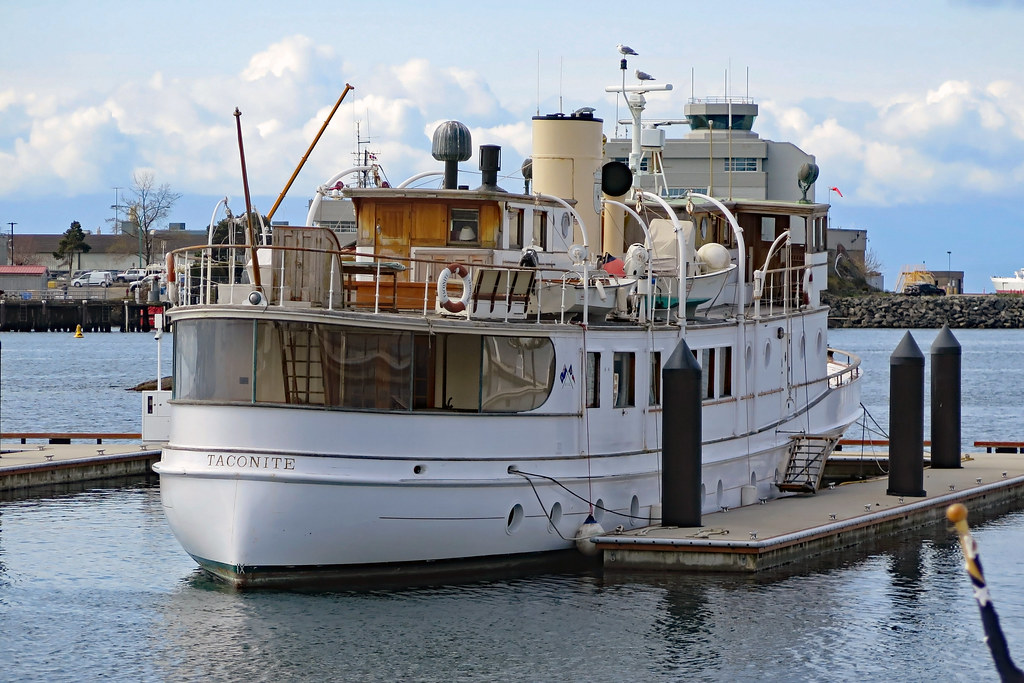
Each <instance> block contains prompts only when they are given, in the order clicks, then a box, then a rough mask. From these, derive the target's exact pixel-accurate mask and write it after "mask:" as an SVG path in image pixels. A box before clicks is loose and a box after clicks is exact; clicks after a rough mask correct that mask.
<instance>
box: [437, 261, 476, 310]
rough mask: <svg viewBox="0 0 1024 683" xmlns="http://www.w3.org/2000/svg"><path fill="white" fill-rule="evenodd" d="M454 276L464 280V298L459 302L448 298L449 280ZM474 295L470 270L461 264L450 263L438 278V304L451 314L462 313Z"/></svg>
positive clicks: (460, 298)
mask: <svg viewBox="0 0 1024 683" xmlns="http://www.w3.org/2000/svg"><path fill="white" fill-rule="evenodd" d="M452 275H456V276H458V277H460V278H462V296H461V297H459V300H458V301H453V300H452V299H451V297H449V296H448V280H449V279H450V278H451V276H452ZM472 293H473V281H472V279H470V277H469V269H468V268H466V266H464V265H462V264H461V263H449V264H448V267H447V268H445V269H444V270H442V271H441V274H440V275H438V276H437V302H438V303H439V304H441V308H443V309H444V310H446V311H448V312H449V313H461V312H462V311H464V310H466V305H467V304H469V297H470V296H471V295H472Z"/></svg>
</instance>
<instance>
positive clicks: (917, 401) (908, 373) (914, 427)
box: [886, 332, 927, 497]
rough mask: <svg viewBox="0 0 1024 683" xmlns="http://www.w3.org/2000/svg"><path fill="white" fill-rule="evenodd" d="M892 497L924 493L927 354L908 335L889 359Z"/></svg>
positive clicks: (890, 485) (890, 493)
mask: <svg viewBox="0 0 1024 683" xmlns="http://www.w3.org/2000/svg"><path fill="white" fill-rule="evenodd" d="M886 493H887V494H888V495H890V496H916V497H922V496H926V495H927V493H925V490H924V354H923V353H921V349H920V347H919V346H918V345H917V342H915V341H914V337H913V336H912V335H911V334H910V332H907V333H906V334H905V335H904V336H903V340H902V341H901V342H900V343H899V345H898V346H897V347H896V350H895V351H893V352H892V355H891V356H890V357H889V488H888V490H887V491H886Z"/></svg>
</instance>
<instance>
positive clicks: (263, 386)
mask: <svg viewBox="0 0 1024 683" xmlns="http://www.w3.org/2000/svg"><path fill="white" fill-rule="evenodd" d="M175 331H176V333H175V341H176V343H175V351H174V355H175V371H174V372H175V377H174V386H175V398H178V399H183V400H198V401H231V402H235V401H241V402H253V401H255V402H256V403H265V404H285V405H289V406H309V407H316V408H324V407H326V408H341V409H351V410H371V411H388V412H393V411H415V410H441V409H445V410H462V411H467V412H520V411H526V410H533V409H535V408H538V407H540V406H541V405H543V404H544V402H545V401H546V400H547V397H548V396H549V395H550V393H551V389H552V387H553V385H554V377H555V370H554V368H555V352H554V345H553V344H552V343H551V340H550V339H547V338H544V337H504V336H490V335H467V334H435V335H428V334H414V333H413V332H408V331H390V330H368V329H363V328H351V327H344V326H338V325H317V324H312V323H291V322H282V321H260V322H256V323H254V322H252V321H245V320H238V321H233V320H197V321H181V322H179V323H178V324H177V326H176V328H175ZM254 332H255V333H254Z"/></svg>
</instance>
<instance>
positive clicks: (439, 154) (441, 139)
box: [430, 121, 473, 190]
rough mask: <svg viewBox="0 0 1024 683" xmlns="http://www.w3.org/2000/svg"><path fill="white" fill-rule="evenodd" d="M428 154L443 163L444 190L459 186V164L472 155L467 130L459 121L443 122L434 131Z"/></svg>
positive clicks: (470, 140)
mask: <svg viewBox="0 0 1024 683" xmlns="http://www.w3.org/2000/svg"><path fill="white" fill-rule="evenodd" d="M430 153H431V154H432V155H433V156H434V158H435V159H437V160H438V161H443V162H444V189H446V190H454V189H456V188H457V187H458V185H459V162H460V161H465V160H466V159H468V158H469V157H470V156H472V154H473V138H472V136H471V135H470V134H469V128H467V127H466V124H464V123H461V122H459V121H445V122H444V123H442V124H441V125H440V126H438V127H437V128H436V129H435V130H434V139H433V144H432V145H431V149H430Z"/></svg>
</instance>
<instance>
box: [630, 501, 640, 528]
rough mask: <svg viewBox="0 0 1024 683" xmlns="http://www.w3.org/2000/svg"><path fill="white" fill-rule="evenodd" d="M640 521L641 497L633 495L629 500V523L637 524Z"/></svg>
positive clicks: (631, 524)
mask: <svg viewBox="0 0 1024 683" xmlns="http://www.w3.org/2000/svg"><path fill="white" fill-rule="evenodd" d="M639 523H640V499H639V498H637V497H636V496H633V500H631V501H629V525H630V526H636V525H637V524H639Z"/></svg>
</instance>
